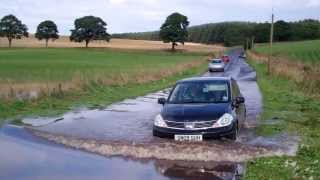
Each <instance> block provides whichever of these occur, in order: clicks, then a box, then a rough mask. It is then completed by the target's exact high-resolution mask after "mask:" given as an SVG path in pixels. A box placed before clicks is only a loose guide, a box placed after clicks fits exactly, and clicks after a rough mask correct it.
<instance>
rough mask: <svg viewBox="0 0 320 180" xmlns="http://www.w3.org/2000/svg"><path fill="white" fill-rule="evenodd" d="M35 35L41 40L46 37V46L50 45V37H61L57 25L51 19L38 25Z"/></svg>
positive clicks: (53, 38)
mask: <svg viewBox="0 0 320 180" xmlns="http://www.w3.org/2000/svg"><path fill="white" fill-rule="evenodd" d="M35 37H36V38H37V39H39V40H42V39H44V40H45V41H46V47H48V41H49V39H52V40H55V39H58V38H59V35H58V28H57V25H56V24H55V23H54V22H53V21H50V20H47V21H43V22H41V23H40V24H39V25H38V27H37V32H36V34H35Z"/></svg>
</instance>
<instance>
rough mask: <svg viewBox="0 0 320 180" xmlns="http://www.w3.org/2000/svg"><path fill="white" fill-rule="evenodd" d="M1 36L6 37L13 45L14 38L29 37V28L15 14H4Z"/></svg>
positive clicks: (0, 29)
mask: <svg viewBox="0 0 320 180" xmlns="http://www.w3.org/2000/svg"><path fill="white" fill-rule="evenodd" d="M0 36H1V37H6V38H7V39H8V41H9V47H11V44H12V40H13V39H21V38H22V37H23V36H24V37H28V28H27V26H26V25H25V24H22V22H21V21H20V20H19V19H18V18H16V17H15V16H14V15H11V14H10V15H7V16H4V17H3V18H2V19H1V21H0Z"/></svg>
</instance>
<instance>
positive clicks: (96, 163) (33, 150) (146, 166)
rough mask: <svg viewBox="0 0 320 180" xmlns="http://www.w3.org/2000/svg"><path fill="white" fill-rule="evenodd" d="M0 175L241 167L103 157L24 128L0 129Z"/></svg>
mask: <svg viewBox="0 0 320 180" xmlns="http://www.w3.org/2000/svg"><path fill="white" fill-rule="evenodd" d="M0 147H1V148H0V179H3V180H6V179H8V180H9V179H15V180H20V179H21V180H37V179H39V180H46V179H52V180H56V179H59V180H64V179H66V180H67V179H68V180H69V179H77V180H82V179H83V180H87V179H98V180H99V179H101V180H102V179H131V180H140V179H150V180H152V179H172V178H177V179H181V178H183V179H200V180H201V179H221V178H223V179H235V178H236V177H237V176H238V175H241V173H242V171H243V167H242V166H241V165H240V164H239V165H238V164H234V163H218V164H216V163H203V162H192V163H190V162H185V161H165V160H155V159H143V160H138V159H128V158H120V157H102V156H99V155H95V154H91V153H86V152H83V151H79V150H75V149H70V148H66V147H64V146H62V145H58V144H54V143H50V142H49V141H46V140H44V139H42V138H38V137H36V136H33V135H32V134H30V133H29V132H28V131H27V130H26V129H24V128H21V127H16V126H12V125H5V126H3V127H2V128H1V130H0Z"/></svg>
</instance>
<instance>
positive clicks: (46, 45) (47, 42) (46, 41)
mask: <svg viewBox="0 0 320 180" xmlns="http://www.w3.org/2000/svg"><path fill="white" fill-rule="evenodd" d="M48 41H49V39H46V48H48Z"/></svg>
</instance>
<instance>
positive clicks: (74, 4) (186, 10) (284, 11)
mask: <svg viewBox="0 0 320 180" xmlns="http://www.w3.org/2000/svg"><path fill="white" fill-rule="evenodd" d="M0 4H1V6H0V17H2V16H4V15H7V14H14V15H16V16H17V17H18V18H20V19H21V20H22V21H23V23H25V24H27V26H28V27H29V29H30V32H34V31H35V29H36V27H37V25H38V24H39V23H40V22H41V21H43V20H47V19H50V20H53V21H55V22H56V23H57V25H58V28H59V31H60V32H61V33H62V34H69V33H70V29H71V28H73V22H74V20H75V19H76V18H78V17H81V16H85V15H94V16H99V17H101V18H102V19H104V20H105V21H106V22H107V24H108V30H109V31H110V32H111V33H115V32H138V31H151V30H157V29H159V27H160V26H161V24H162V23H163V21H164V20H165V18H166V17H167V16H168V15H169V14H170V13H172V12H180V13H182V14H185V15H187V16H188V18H189V21H190V22H191V25H196V24H202V23H209V22H220V21H235V20H239V21H260V22H261V21H267V20H269V18H270V13H271V8H272V5H273V6H274V9H275V13H276V17H277V18H281V19H285V20H299V19H303V18H319V17H320V14H319V13H320V11H319V10H318V9H319V7H320V0H273V2H272V0H227V1H218V0H197V1H195V0H89V1H88V0H63V1H61V0H41V1H39V0H0Z"/></svg>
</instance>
